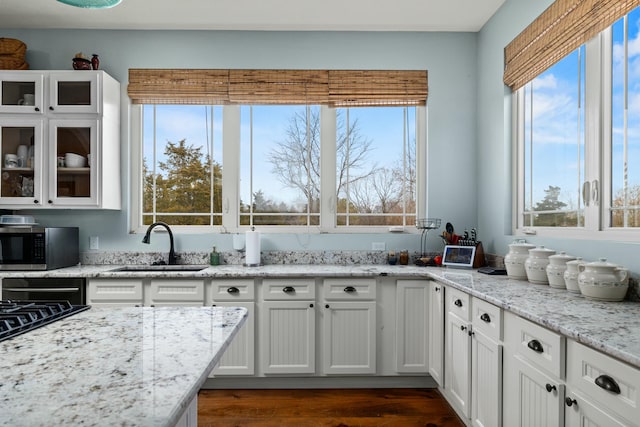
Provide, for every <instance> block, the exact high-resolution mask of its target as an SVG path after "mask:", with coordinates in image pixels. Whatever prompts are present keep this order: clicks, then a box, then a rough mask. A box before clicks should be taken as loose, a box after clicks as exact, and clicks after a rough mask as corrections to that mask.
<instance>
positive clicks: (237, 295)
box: [211, 279, 255, 301]
mask: <svg viewBox="0 0 640 427" xmlns="http://www.w3.org/2000/svg"><path fill="white" fill-rule="evenodd" d="M211 285H212V290H211V298H212V299H213V301H253V300H254V299H255V284H254V281H253V279H228V280H217V279H214V280H213V282H212V283H211Z"/></svg>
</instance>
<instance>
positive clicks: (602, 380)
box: [596, 375, 620, 394]
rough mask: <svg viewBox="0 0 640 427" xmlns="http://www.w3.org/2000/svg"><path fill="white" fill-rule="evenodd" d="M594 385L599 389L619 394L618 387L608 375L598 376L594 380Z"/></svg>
mask: <svg viewBox="0 0 640 427" xmlns="http://www.w3.org/2000/svg"><path fill="white" fill-rule="evenodd" d="M596 385H597V386H598V387H600V388H603V389H605V390H607V391H609V392H611V393H613V394H620V386H619V385H618V383H617V382H616V380H614V379H613V378H611V377H610V376H609V375H600V376H599V377H598V378H596Z"/></svg>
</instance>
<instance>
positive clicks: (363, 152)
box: [134, 104, 426, 231]
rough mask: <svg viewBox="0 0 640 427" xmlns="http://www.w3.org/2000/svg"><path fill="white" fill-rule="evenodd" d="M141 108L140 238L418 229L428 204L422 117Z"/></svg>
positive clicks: (415, 113)
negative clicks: (154, 232) (185, 231)
mask: <svg viewBox="0 0 640 427" xmlns="http://www.w3.org/2000/svg"><path fill="white" fill-rule="evenodd" d="M137 108H139V111H140V116H139V117H140V120H141V124H140V128H141V129H142V132H141V133H142V141H143V144H142V153H141V156H140V164H139V167H140V168H141V170H142V173H141V174H140V176H141V183H140V191H141V197H140V200H141V203H142V209H141V215H139V216H137V224H138V225H137V227H140V228H142V227H144V226H146V225H149V224H151V223H152V222H154V221H158V220H161V221H165V222H167V223H168V224H170V225H177V226H209V227H211V226H213V227H219V228H220V229H221V230H227V231H232V230H237V229H238V228H239V227H244V226H261V227H263V229H264V227H269V228H275V229H278V230H280V231H295V230H297V229H301V227H304V229H305V231H308V230H309V229H312V230H317V231H353V230H355V229H366V230H368V231H372V230H373V231H375V230H379V231H387V230H388V227H389V226H391V225H400V226H407V227H408V229H409V230H412V229H414V225H415V218H416V214H417V209H416V207H417V206H419V204H420V203H424V200H423V199H422V198H421V197H419V192H418V189H417V184H418V180H419V178H418V177H419V176H421V177H423V178H422V179H424V177H425V176H426V171H424V165H425V163H426V162H425V161H424V160H422V161H421V162H419V161H418V155H417V152H422V153H424V152H425V150H424V145H425V139H426V138H425V135H424V125H422V126H420V125H419V124H420V123H424V122H425V121H426V120H424V119H420V116H421V115H422V116H425V115H426V112H425V108H424V107H358V108H337V109H335V108H330V107H327V106H319V105H243V106H204V105H178V104H176V105H154V104H145V105H142V106H140V107H137ZM134 117H135V116H134ZM223 129H224V131H223ZM418 129H421V130H422V132H421V131H419V130H418ZM323 144H324V147H323ZM236 188H237V189H238V190H237V191H234V190H233V189H236ZM331 189H333V190H331ZM135 220H136V218H134V224H136V222H135Z"/></svg>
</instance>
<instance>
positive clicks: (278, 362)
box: [258, 279, 316, 375]
mask: <svg viewBox="0 0 640 427" xmlns="http://www.w3.org/2000/svg"><path fill="white" fill-rule="evenodd" d="M262 299H263V301H262V302H261V303H260V308H259V310H260V314H259V325H260V326H259V331H260V335H259V338H258V345H259V349H260V350H259V351H260V359H259V360H260V368H261V372H262V373H264V374H267V375H268V374H314V373H315V372H316V357H315V356H316V346H315V342H316V307H315V280H314V279H283V280H279V279H265V280H263V281H262Z"/></svg>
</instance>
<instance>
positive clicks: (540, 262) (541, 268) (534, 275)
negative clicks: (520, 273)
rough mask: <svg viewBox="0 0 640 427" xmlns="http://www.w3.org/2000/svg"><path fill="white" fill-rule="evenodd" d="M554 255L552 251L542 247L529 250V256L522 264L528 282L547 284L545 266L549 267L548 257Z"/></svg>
mask: <svg viewBox="0 0 640 427" xmlns="http://www.w3.org/2000/svg"><path fill="white" fill-rule="evenodd" d="M555 253H556V251H554V250H553V249H547V248H545V247H544V246H538V247H536V248H535V249H529V256H528V257H527V260H526V261H525V262H524V271H526V272H527V280H529V282H531V283H535V284H539V285H547V284H549V278H548V277H547V265H549V257H550V256H551V255H555Z"/></svg>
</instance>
